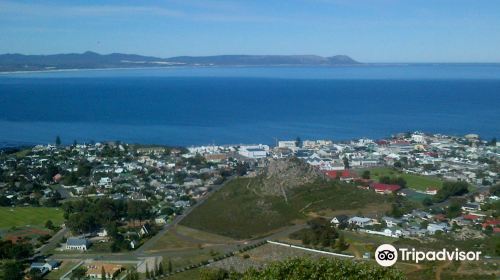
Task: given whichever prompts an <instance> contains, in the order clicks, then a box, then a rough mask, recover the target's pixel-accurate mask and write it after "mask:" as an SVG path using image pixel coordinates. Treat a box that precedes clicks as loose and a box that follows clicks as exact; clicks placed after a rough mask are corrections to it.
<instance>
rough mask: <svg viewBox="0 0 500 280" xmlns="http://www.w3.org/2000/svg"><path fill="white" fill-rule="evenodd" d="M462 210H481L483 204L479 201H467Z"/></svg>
mask: <svg viewBox="0 0 500 280" xmlns="http://www.w3.org/2000/svg"><path fill="white" fill-rule="evenodd" d="M462 210H464V211H479V210H481V205H480V204H479V203H477V202H469V203H465V204H464V205H463V206H462Z"/></svg>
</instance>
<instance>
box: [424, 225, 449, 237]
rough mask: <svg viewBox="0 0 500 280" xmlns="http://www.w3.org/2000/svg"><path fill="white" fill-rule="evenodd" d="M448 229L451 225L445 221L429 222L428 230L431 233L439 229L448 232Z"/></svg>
mask: <svg viewBox="0 0 500 280" xmlns="http://www.w3.org/2000/svg"><path fill="white" fill-rule="evenodd" d="M448 229H449V227H448V225H447V224H445V223H441V224H429V225H428V226H427V231H428V232H429V233H430V234H435V233H436V232H437V231H442V232H446V231H448Z"/></svg>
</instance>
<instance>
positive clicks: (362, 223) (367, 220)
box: [348, 217, 373, 227]
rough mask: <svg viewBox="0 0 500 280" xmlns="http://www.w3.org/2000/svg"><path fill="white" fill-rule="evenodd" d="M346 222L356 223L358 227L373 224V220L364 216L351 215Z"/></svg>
mask: <svg viewBox="0 0 500 280" xmlns="http://www.w3.org/2000/svg"><path fill="white" fill-rule="evenodd" d="M348 223H349V224H354V225H357V226H359V227H365V226H369V225H371V224H373V221H372V219H370V218H365V217H352V218H350V219H349V220H348Z"/></svg>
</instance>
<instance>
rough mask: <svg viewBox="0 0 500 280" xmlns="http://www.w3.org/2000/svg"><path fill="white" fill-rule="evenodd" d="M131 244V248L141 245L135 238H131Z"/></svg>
mask: <svg viewBox="0 0 500 280" xmlns="http://www.w3.org/2000/svg"><path fill="white" fill-rule="evenodd" d="M129 245H130V249H135V248H137V247H138V246H139V243H138V242H137V241H135V240H131V241H130V243H129Z"/></svg>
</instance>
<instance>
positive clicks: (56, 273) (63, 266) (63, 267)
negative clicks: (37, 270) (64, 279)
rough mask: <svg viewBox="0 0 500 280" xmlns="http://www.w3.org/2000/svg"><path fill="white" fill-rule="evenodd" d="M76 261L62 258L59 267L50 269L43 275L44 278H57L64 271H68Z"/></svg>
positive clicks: (56, 279) (57, 279) (54, 279)
mask: <svg viewBox="0 0 500 280" xmlns="http://www.w3.org/2000/svg"><path fill="white" fill-rule="evenodd" d="M77 263H78V262H77V261H69V260H63V261H62V263H61V266H60V267H59V269H56V270H52V271H51V272H50V273H49V274H47V275H46V276H45V278H44V279H47V280H59V278H61V276H63V275H64V274H65V273H66V272H68V271H70V269H72V268H73V267H74V266H75V265H76V264H77Z"/></svg>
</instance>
